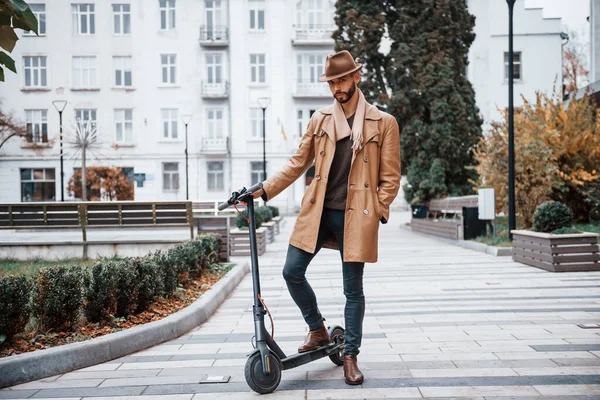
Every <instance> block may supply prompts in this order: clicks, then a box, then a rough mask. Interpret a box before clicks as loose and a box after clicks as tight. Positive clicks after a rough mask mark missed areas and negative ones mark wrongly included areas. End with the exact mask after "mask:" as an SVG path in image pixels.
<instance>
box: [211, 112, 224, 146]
mask: <svg viewBox="0 0 600 400" xmlns="http://www.w3.org/2000/svg"><path fill="white" fill-rule="evenodd" d="M218 116H220V118H217V117H218ZM224 121H225V119H224V110H223V108H208V109H206V137H207V138H209V139H222V138H223V131H224V129H223V123H224Z"/></svg>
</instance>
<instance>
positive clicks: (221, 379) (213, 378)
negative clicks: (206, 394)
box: [198, 375, 231, 383]
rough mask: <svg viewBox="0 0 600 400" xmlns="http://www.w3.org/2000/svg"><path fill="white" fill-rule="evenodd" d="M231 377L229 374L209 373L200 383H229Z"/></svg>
mask: <svg viewBox="0 0 600 400" xmlns="http://www.w3.org/2000/svg"><path fill="white" fill-rule="evenodd" d="M230 378H231V376H229V375H207V376H205V377H203V378H202V379H200V382H198V383H227V382H229V379H230Z"/></svg>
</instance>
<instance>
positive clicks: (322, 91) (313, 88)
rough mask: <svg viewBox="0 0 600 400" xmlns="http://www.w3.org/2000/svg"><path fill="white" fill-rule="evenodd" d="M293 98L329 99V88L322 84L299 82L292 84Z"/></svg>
mask: <svg viewBox="0 0 600 400" xmlns="http://www.w3.org/2000/svg"><path fill="white" fill-rule="evenodd" d="M293 94H294V97H331V91H330V90H329V86H328V85H327V83H324V82H318V81H317V82H313V81H300V82H296V83H295V84H294V90H293Z"/></svg>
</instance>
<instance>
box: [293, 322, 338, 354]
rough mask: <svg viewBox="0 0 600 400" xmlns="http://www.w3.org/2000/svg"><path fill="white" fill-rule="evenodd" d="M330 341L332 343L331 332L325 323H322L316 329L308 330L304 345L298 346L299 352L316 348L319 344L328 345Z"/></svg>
mask: <svg viewBox="0 0 600 400" xmlns="http://www.w3.org/2000/svg"><path fill="white" fill-rule="evenodd" d="M329 343H331V340H329V333H328V332H327V329H326V328H325V325H321V327H320V328H319V329H317V330H316V331H310V332H308V335H307V336H306V340H305V341H304V343H303V344H302V346H300V347H298V353H305V352H307V351H311V350H314V349H316V348H317V347H319V346H327V345H328V344H329Z"/></svg>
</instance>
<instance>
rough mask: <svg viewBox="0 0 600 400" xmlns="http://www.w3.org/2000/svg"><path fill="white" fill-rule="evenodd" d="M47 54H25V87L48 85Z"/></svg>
mask: <svg viewBox="0 0 600 400" xmlns="http://www.w3.org/2000/svg"><path fill="white" fill-rule="evenodd" d="M46 64H47V57H46V56H24V57H23V69H24V70H25V71H24V72H25V73H24V75H25V87H28V88H41V87H47V86H48V68H47V66H46Z"/></svg>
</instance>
